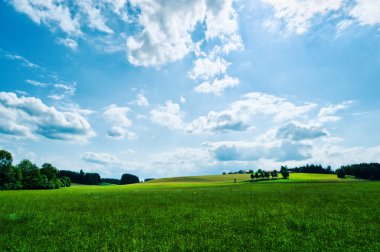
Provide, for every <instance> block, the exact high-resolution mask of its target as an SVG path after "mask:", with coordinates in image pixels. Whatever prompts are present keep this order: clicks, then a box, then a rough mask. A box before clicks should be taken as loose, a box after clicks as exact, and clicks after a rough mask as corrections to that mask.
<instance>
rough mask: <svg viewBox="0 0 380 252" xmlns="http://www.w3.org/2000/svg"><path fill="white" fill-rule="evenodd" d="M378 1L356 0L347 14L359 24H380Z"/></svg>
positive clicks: (379, 4) (379, 3) (379, 5)
mask: <svg viewBox="0 0 380 252" xmlns="http://www.w3.org/2000/svg"><path fill="white" fill-rule="evenodd" d="M379 13H380V2H379V1H377V0H357V1H356V5H355V6H354V7H353V8H352V9H351V10H350V12H349V15H350V16H351V17H353V18H355V19H356V20H357V21H358V22H359V24H361V25H377V24H380V15H379Z"/></svg>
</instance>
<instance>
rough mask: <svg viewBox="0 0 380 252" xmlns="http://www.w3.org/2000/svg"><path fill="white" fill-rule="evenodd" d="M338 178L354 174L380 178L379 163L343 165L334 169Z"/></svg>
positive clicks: (365, 177) (370, 178)
mask: <svg viewBox="0 0 380 252" xmlns="http://www.w3.org/2000/svg"><path fill="white" fill-rule="evenodd" d="M336 174H337V176H338V178H345V176H346V175H351V176H355V177H356V178H361V179H369V180H380V164H379V163H369V164H368V163H361V164H351V165H343V166H341V167H340V168H339V169H337V170H336Z"/></svg>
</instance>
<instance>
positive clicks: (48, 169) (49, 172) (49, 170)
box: [40, 163, 58, 180]
mask: <svg viewBox="0 0 380 252" xmlns="http://www.w3.org/2000/svg"><path fill="white" fill-rule="evenodd" d="M40 172H41V175H45V176H46V177H47V179H48V180H53V179H55V178H57V176H58V169H57V168H55V167H54V166H53V165H51V164H49V163H44V164H43V165H42V168H41V170H40Z"/></svg>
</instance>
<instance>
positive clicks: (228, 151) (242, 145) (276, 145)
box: [205, 141, 312, 162]
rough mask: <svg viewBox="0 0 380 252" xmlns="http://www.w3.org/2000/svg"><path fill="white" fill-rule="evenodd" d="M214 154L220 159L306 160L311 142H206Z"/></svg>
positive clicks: (309, 155)
mask: <svg viewBox="0 0 380 252" xmlns="http://www.w3.org/2000/svg"><path fill="white" fill-rule="evenodd" d="M205 146H206V147H207V148H208V149H209V150H210V152H211V153H212V156H213V157H214V158H215V159H216V160H218V161H222V162H224V161H226V162H228V161H257V160H260V159H270V160H275V161H279V162H282V161H289V160H305V159H308V158H310V157H311V154H310V151H311V147H312V146H310V145H309V144H304V143H299V142H291V141H273V142H269V141H268V142H263V141H252V142H246V141H226V142H213V143H206V144H205Z"/></svg>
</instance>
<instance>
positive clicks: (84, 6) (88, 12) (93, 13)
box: [77, 0, 113, 34]
mask: <svg viewBox="0 0 380 252" xmlns="http://www.w3.org/2000/svg"><path fill="white" fill-rule="evenodd" d="M77 4H78V7H79V8H80V10H81V12H82V13H83V15H84V16H86V21H87V23H88V26H89V27H90V28H92V29H95V30H98V31H101V32H104V33H111V34H112V33H113V31H112V30H111V28H109V27H108V26H107V25H106V20H105V18H104V16H103V15H102V13H101V10H100V9H99V8H98V7H96V2H95V1H92V0H80V1H77Z"/></svg>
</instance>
